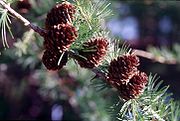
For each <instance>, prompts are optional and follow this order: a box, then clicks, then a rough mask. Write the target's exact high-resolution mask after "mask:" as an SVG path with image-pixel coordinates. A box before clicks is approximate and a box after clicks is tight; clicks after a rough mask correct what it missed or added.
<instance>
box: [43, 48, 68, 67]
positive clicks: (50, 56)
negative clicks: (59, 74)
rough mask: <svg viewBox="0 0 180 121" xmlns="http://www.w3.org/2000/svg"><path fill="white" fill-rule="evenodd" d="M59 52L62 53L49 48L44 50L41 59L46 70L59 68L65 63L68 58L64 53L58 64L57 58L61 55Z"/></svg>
mask: <svg viewBox="0 0 180 121" xmlns="http://www.w3.org/2000/svg"><path fill="white" fill-rule="evenodd" d="M61 54H62V53H59V52H56V51H51V50H46V51H45V52H44V55H43V57H42V61H43V63H44V65H45V66H46V68H47V69H48V70H60V69H61V68H62V67H63V66H64V65H66V63H67V60H68V55H67V53H64V55H63V57H62V59H61V62H60V64H59V65H58V61H59V58H60V57H61Z"/></svg>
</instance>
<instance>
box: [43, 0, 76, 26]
mask: <svg viewBox="0 0 180 121" xmlns="http://www.w3.org/2000/svg"><path fill="white" fill-rule="evenodd" d="M75 12H76V10H75V6H73V5H72V4H71V3H69V2H67V1H65V2H63V3H61V4H57V5H55V6H54V7H53V8H52V9H51V10H50V12H49V13H48V14H47V18H46V21H45V27H46V29H49V28H51V26H54V25H57V24H63V23H64V24H65V23H68V22H69V23H71V21H72V20H73V18H74V17H73V15H74V14H75Z"/></svg>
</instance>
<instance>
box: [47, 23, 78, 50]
mask: <svg viewBox="0 0 180 121" xmlns="http://www.w3.org/2000/svg"><path fill="white" fill-rule="evenodd" d="M76 38H77V30H76V28H75V27H73V26H72V25H71V24H68V23H67V24H58V25H57V26H53V27H52V28H51V30H49V31H48V34H47V35H46V36H45V38H44V39H45V41H44V47H45V49H47V50H54V51H57V50H58V51H60V52H64V51H66V50H68V48H69V47H70V45H71V44H72V43H73V42H74V41H75V39H76Z"/></svg>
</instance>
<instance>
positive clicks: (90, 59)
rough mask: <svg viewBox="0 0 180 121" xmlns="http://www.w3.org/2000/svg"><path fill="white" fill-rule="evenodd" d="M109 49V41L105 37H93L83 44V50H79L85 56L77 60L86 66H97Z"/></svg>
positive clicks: (82, 65)
mask: <svg viewBox="0 0 180 121" xmlns="http://www.w3.org/2000/svg"><path fill="white" fill-rule="evenodd" d="M107 49H108V41H107V40H106V39H105V38H103V37H97V38H93V39H91V40H89V41H88V42H85V43H84V44H83V50H82V51H79V54H80V55H81V56H82V57H83V58H78V59H77V61H78V63H79V65H80V66H81V67H84V68H93V67H96V66H98V65H99V64H100V63H101V61H102V60H103V58H104V56H105V55H106V51H107Z"/></svg>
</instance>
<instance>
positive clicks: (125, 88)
mask: <svg viewBox="0 0 180 121" xmlns="http://www.w3.org/2000/svg"><path fill="white" fill-rule="evenodd" d="M147 81H148V77H147V75H146V74H145V73H144V72H140V73H137V74H135V75H134V76H133V77H132V78H131V79H130V80H129V82H128V83H127V84H121V85H120V86H119V87H118V92H119V95H120V96H121V97H122V98H123V99H125V100H129V99H134V98H137V97H138V96H139V95H141V94H142V93H143V91H144V88H145V85H146V84H147Z"/></svg>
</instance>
